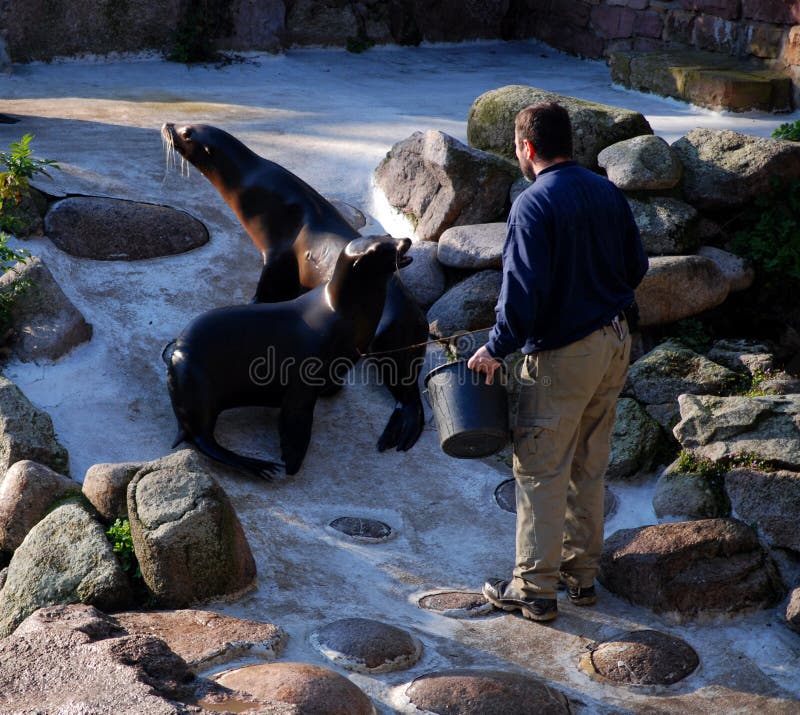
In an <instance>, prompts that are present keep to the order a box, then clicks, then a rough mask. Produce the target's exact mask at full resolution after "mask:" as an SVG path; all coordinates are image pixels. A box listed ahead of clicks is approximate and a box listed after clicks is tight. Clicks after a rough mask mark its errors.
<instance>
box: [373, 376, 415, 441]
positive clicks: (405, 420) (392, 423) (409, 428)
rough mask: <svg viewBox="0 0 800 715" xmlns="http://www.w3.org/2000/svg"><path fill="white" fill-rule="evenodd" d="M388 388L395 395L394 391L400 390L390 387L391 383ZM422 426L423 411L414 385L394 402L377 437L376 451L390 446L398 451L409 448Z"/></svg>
mask: <svg viewBox="0 0 800 715" xmlns="http://www.w3.org/2000/svg"><path fill="white" fill-rule="evenodd" d="M389 390H390V392H391V393H392V394H393V395H395V397H397V394H395V393H396V392H400V390H394V389H392V386H391V385H390V386H389ZM424 426H425V413H424V412H423V410H422V400H420V397H419V391H418V390H417V389H416V387H415V388H414V389H413V390H406V391H405V394H404V395H403V396H402V399H399V400H398V401H397V404H395V406H394V410H392V414H391V416H390V417H389V421H388V422H387V423H386V427H385V429H384V430H383V434H382V435H381V436H380V439H378V451H379V452H384V451H386V450H387V449H391V448H392V447H396V448H397V451H398V452H405V451H407V450H409V449H411V448H412V447H413V446H414V445H415V444H416V442H417V440H418V439H419V436H420V435H421V434H422V428H423V427H424Z"/></svg>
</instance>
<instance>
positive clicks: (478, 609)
mask: <svg viewBox="0 0 800 715" xmlns="http://www.w3.org/2000/svg"><path fill="white" fill-rule="evenodd" d="M418 603H419V606H420V608H424V609H425V610H426V611H436V612H437V613H439V614H441V615H442V616H447V617H448V618H477V617H478V616H486V615H488V614H490V613H492V612H493V611H494V606H492V604H491V603H490V602H489V601H487V600H486V598H484V596H483V595H482V594H480V593H474V592H471V591H442V592H441V593H432V594H429V595H428V596H423V597H422V598H420V599H419V601H418Z"/></svg>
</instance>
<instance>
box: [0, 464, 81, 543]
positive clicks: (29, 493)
mask: <svg viewBox="0 0 800 715" xmlns="http://www.w3.org/2000/svg"><path fill="white" fill-rule="evenodd" d="M80 489H81V487H80V484H78V483H77V482H74V481H73V480H72V479H70V478H69V477H64V476H62V475H60V474H57V473H56V472H54V471H53V470H52V469H49V468H48V467H45V466H44V465H43V464H37V463H36V462H31V461H29V460H22V461H21V462H17V463H16V464H14V465H13V466H12V467H11V468H10V469H9V470H8V471H7V472H6V473H5V475H4V476H0V552H4V553H6V554H11V553H13V552H14V550H15V549H16V548H17V547H18V546H19V545H20V544H21V543H22V541H23V539H24V538H25V536H27V534H28V532H29V531H30V530H31V529H32V528H33V527H34V526H36V524H38V523H39V521H41V519H42V518H43V517H44V515H45V514H46V513H47V511H48V510H49V509H50V508H51V507H52V506H53V505H54V504H55V503H56V502H57V501H59V500H61V499H63V498H64V497H66V496H68V495H70V494H78V493H80Z"/></svg>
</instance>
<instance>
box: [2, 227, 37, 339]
mask: <svg viewBox="0 0 800 715" xmlns="http://www.w3.org/2000/svg"><path fill="white" fill-rule="evenodd" d="M30 255H31V254H30V253H29V252H28V251H26V250H25V249H19V250H18V249H15V248H11V246H9V245H8V235H7V234H6V233H5V231H0V275H2V274H5V273H7V272H8V271H16V270H17V269H16V268H15V265H16V264H17V263H24V262H25V261H27V260H28V258H30ZM30 286H31V281H30V280H28V279H27V278H22V279H19V278H18V279H17V280H15V281H13V282H12V283H10V284H9V285H7V286H5V287H4V288H3V289H2V290H0V342H1V341H2V340H3V336H5V335H6V333H7V331H8V329H9V327H10V326H11V308H12V306H13V305H14V301H16V300H17V298H18V297H19V296H20V295H22V294H23V293H24V292H25V291H26V290H28V288H30Z"/></svg>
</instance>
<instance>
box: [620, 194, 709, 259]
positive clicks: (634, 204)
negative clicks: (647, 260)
mask: <svg viewBox="0 0 800 715" xmlns="http://www.w3.org/2000/svg"><path fill="white" fill-rule="evenodd" d="M628 203H629V204H630V206H631V211H632V212H633V218H634V220H635V221H636V225H637V226H638V227H639V233H640V234H641V235H642V243H643V244H644V248H645V251H647V254H648V255H649V256H661V255H669V256H675V255H678V254H683V253H687V252H689V251H690V250H691V249H693V248H695V246H696V244H697V240H696V238H695V233H694V228H695V225H696V223H697V216H698V214H697V211H696V210H695V209H694V208H693V207H691V206H689V204H686V203H684V202H683V201H678V199H671V198H668V197H664V196H661V197H658V198H655V199H650V200H649V201H639V200H638V199H628Z"/></svg>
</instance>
